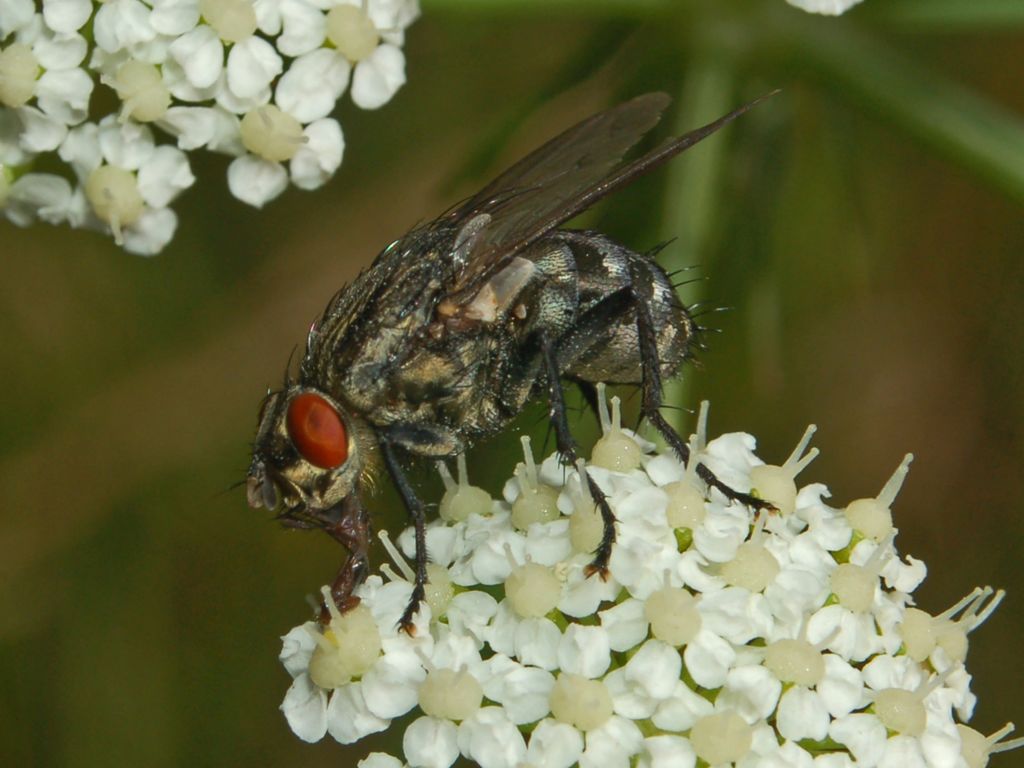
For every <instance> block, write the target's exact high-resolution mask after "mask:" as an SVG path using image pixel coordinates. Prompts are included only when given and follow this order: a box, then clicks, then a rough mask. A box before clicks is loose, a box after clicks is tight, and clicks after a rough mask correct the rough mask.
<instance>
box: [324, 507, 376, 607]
mask: <svg viewBox="0 0 1024 768" xmlns="http://www.w3.org/2000/svg"><path fill="white" fill-rule="evenodd" d="M334 509H335V510H338V511H339V512H340V516H337V517H336V519H331V517H330V516H327V515H325V516H324V518H323V519H322V520H321V521H320V522H319V526H320V527H322V528H323V530H324V531H325V532H326V533H327V534H328V535H329V536H330V537H331V538H333V539H334V540H335V541H337V542H339V543H340V544H341V545H342V546H343V547H345V549H347V550H348V552H349V555H348V559H347V560H346V561H345V563H344V564H343V565H342V566H341V569H340V570H339V571H338V575H337V576H336V577H335V578H334V582H333V583H332V584H331V599H332V600H334V604H335V605H336V606H337V607H338V610H339V611H341V612H342V613H344V612H345V611H348V610H350V609H352V608H354V607H355V606H356V605H358V604H359V598H358V597H353V595H352V592H353V590H354V589H355V588H356V587H358V586H359V585H360V584H362V583H363V581H364V580H365V579H366V574H367V571H368V569H369V562H370V561H369V555H370V516H369V515H368V514H367V512H366V508H365V507H364V506H363V504H362V502H360V501H359V498H358V496H357V495H356V494H351V495H350V496H348V497H347V498H345V500H344V501H342V502H341V503H340V504H338V505H337V506H336V507H335V508H334ZM330 618H331V614H330V611H329V610H328V609H327V606H326V605H322V606H321V608H320V623H321V624H327V623H328V622H329V621H330Z"/></svg>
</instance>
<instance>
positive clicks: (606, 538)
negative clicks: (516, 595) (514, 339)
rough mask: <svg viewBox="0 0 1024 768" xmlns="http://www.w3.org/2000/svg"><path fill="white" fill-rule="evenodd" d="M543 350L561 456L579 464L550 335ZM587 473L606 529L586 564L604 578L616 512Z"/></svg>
mask: <svg viewBox="0 0 1024 768" xmlns="http://www.w3.org/2000/svg"><path fill="white" fill-rule="evenodd" d="M541 350H542V352H543V355H544V368H545V372H546V373H547V379H548V401H549V402H550V404H551V423H552V424H553V425H554V427H555V443H556V445H557V448H558V452H559V453H560V454H561V455H562V458H563V459H564V460H565V461H566V462H567V463H570V464H576V463H577V460H578V458H579V456H578V455H577V453H576V443H575V442H574V441H573V439H572V433H571V432H570V431H569V420H568V418H567V415H566V409H565V396H564V394H563V392H562V380H561V373H562V372H561V371H560V370H559V368H558V357H557V354H556V352H555V349H554V347H553V346H552V344H551V343H550V341H549V340H548V339H547V338H542V339H541ZM584 474H586V476H587V487H588V488H589V489H590V497H591V498H592V499H593V500H594V504H596V505H597V508H598V509H600V510H601V520H602V522H603V523H604V533H603V534H602V535H601V543H600V544H599V545H598V547H597V551H596V552H595V553H594V561H593V562H592V563H591V564H590V565H589V566H587V575H588V576H590V575H593V574H595V573H596V574H598V575H600V576H601V578H602V579H606V578H608V560H609V558H610V557H611V554H612V545H613V544H614V543H615V514H614V513H613V512H612V508H611V507H610V506H608V499H606V498H605V495H604V491H602V490H601V488H600V487H599V486H598V484H597V483H596V482H594V478H592V477H591V476H590V475H589V474H587V473H586V471H584Z"/></svg>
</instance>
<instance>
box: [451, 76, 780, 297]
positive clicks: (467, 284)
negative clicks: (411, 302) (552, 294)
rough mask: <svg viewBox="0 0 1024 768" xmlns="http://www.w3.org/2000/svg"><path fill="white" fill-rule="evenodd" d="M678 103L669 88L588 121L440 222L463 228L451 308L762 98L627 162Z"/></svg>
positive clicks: (457, 242) (532, 155)
mask: <svg viewBox="0 0 1024 768" xmlns="http://www.w3.org/2000/svg"><path fill="white" fill-rule="evenodd" d="M762 98H763V97H762ZM670 101H671V99H670V98H669V97H668V96H667V95H666V94H664V93H648V94H645V95H643V96H638V97H636V98H634V99H631V100H630V101H627V102H624V103H622V104H619V105H618V106H615V107H612V108H610V109H607V110H605V111H604V112H599V113H598V114H596V115H594V116H592V117H589V118H587V119H586V120H584V121H583V122H581V123H579V124H577V125H575V126H573V127H572V128H569V129H568V130H567V131H565V132H564V133H562V134H560V135H559V136H556V137H555V138H553V139H551V140H550V141H549V142H547V143H546V144H544V145H543V146H541V147H540V148H539V149H536V150H534V151H533V152H531V153H530V154H529V155H527V156H526V157H525V158H523V159H522V160H520V161H519V162H518V163H516V164H515V165H513V166H512V167H511V168H509V169H508V170H507V171H505V172H504V173H502V174H501V175H500V176H498V177H497V178H496V179H495V180H494V181H492V182H491V183H490V184H488V185H487V186H486V187H484V189H482V190H481V191H480V192H479V193H477V194H476V195H474V196H473V197H471V198H470V199H469V200H467V201H466V202H465V203H463V204H462V205H460V206H458V207H457V208H456V209H454V210H453V211H451V212H449V213H448V214H447V215H445V216H443V217H442V218H441V220H440V221H441V222H444V223H445V224H446V225H448V226H450V227H454V228H455V229H456V230H457V231H458V235H457V236H456V239H455V248H454V251H453V256H454V258H455V259H456V262H457V264H458V266H459V272H458V275H457V277H456V280H455V283H454V285H453V286H452V288H451V290H450V292H449V296H448V302H449V304H448V305H449V306H453V305H454V306H458V305H461V304H465V303H467V302H469V301H472V300H473V299H474V297H475V296H476V293H477V290H478V289H479V288H480V287H481V286H482V285H484V284H485V283H486V282H487V281H489V280H490V279H491V278H492V277H493V276H495V275H496V274H497V273H499V272H501V271H502V270H503V269H505V268H506V267H507V266H508V263H509V262H510V261H511V260H512V259H513V258H514V257H515V255H516V254H517V253H518V252H519V251H521V250H522V249H523V248H526V247H527V246H529V245H530V244H531V243H533V242H535V241H536V240H538V239H539V238H541V237H543V236H544V235H545V234H547V233H548V232H550V231H551V230H553V229H555V228H556V227H558V226H559V225H561V224H563V223H565V222H566V221H568V220H569V219H572V218H573V217H575V216H577V215H578V214H580V213H582V212H583V211H585V210H586V209H587V208H589V207H590V206H592V205H593V204H594V203H596V202H597V201H598V200H600V199H601V198H603V197H605V196H606V195H608V194H611V193H612V192H614V191H615V190H616V189H618V188H619V187H621V186H624V185H626V184H629V183H630V182H631V181H633V180H634V179H636V178H637V177H639V176H641V175H643V174H644V173H646V172H648V171H650V170H652V169H653V168H656V167H657V166H659V165H661V164H662V163H664V162H665V161H666V160H669V159H670V158H672V157H674V156H675V155H677V154H679V153H680V152H682V151H683V150H685V149H687V148H688V147H691V146H693V145H694V144H696V143H697V142H698V141H700V140H701V139H704V138H705V137H707V136H709V135H711V134H712V133H714V132H715V131H717V130H718V129H719V128H721V127H722V126H724V125H725V124H727V123H729V122H731V121H732V120H734V119H735V118H737V117H738V116H739V115H741V114H743V113H744V112H746V111H747V110H748V109H750V108H751V107H752V106H754V105H755V104H756V103H758V101H760V99H758V100H757V101H754V102H751V103H750V104H747V105H745V106H742V107H740V108H738V109H736V110H734V111H733V112H730V113H729V114H727V115H725V116H723V117H721V118H719V119H718V120H715V121H714V122H712V123H709V124H707V125H705V126H703V127H701V128H698V129H696V130H694V131H691V132H690V133H687V134H685V135H683V136H679V137H676V138H673V139H669V140H668V141H666V142H665V143H664V144H662V145H661V146H660V147H658V148H656V149H654V150H651V151H650V152H648V153H646V154H644V155H641V156H640V157H638V158H636V159H635V160H632V161H630V162H627V163H623V156H624V155H625V154H626V153H627V152H628V151H629V150H630V149H631V148H632V147H633V146H634V145H636V144H637V143H638V142H639V141H640V140H641V139H642V138H643V137H644V135H646V134H647V133H648V132H649V131H650V130H651V129H652V128H653V127H654V126H655V125H656V124H657V122H658V120H659V119H660V118H661V115H662V113H663V112H664V111H665V108H666V107H667V106H668V104H669V102H670Z"/></svg>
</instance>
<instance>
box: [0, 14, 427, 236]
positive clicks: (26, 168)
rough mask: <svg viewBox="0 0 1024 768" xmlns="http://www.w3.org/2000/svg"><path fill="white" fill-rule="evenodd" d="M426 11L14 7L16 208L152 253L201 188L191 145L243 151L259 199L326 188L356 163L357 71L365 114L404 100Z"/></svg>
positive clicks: (5, 184) (10, 81)
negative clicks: (348, 128) (352, 153)
mask: <svg viewBox="0 0 1024 768" xmlns="http://www.w3.org/2000/svg"><path fill="white" fill-rule="evenodd" d="M418 15H419V4H418V0H106V1H105V2H94V0H43V2H42V4H41V8H40V7H38V3H36V2H34V0H0V209H2V210H3V212H4V213H5V214H6V216H7V218H8V219H10V220H11V221H13V222H14V223H16V224H19V225H22V226H25V225H28V224H30V223H32V222H33V221H35V220H42V221H46V222H49V223H53V224H60V223H66V224H69V225H71V226H73V227H90V228H94V229H99V230H105V231H109V232H111V233H112V234H113V236H114V237H115V239H116V240H117V241H118V242H119V243H123V245H124V247H125V248H126V249H127V250H129V251H132V252H135V253H140V254H152V253H156V252H158V251H159V250H161V249H162V248H163V247H164V246H165V245H166V244H167V242H168V241H169V240H170V239H171V237H172V235H173V234H174V230H175V227H176V224H177V218H176V216H175V214H174V212H173V211H172V210H170V209H169V208H168V207H167V206H168V205H169V204H170V203H171V201H172V200H173V199H174V198H175V197H176V196H177V195H178V194H179V193H180V192H181V191H182V190H184V189H186V188H188V187H189V186H191V185H192V183H193V182H194V181H195V179H194V177H193V175H192V171H191V169H190V167H189V162H188V157H187V154H186V153H187V152H191V151H193V150H198V149H207V150H211V151H214V152H221V153H226V154H229V155H232V156H234V158H235V159H234V160H233V161H232V162H231V164H230V166H229V167H228V186H229V188H230V189H231V192H232V193H233V194H234V195H235V197H237V198H239V199H240V200H243V201H245V202H246V203H249V204H251V205H254V206H257V207H258V206H262V205H263V204H264V203H266V202H268V201H269V200H272V199H273V198H275V197H276V196H278V195H279V194H281V193H282V192H283V191H284V190H285V189H286V188H287V186H288V184H289V182H290V183H292V184H294V185H295V186H296V187H299V188H301V189H315V188H317V187H319V186H321V185H322V184H324V183H325V182H326V181H327V180H328V179H330V178H331V176H332V175H333V174H334V172H335V171H336V170H337V168H338V166H339V165H340V164H341V158H342V152H343V150H344V139H343V137H342V131H341V126H340V125H339V124H338V121H337V120H335V119H334V118H332V117H330V114H331V113H332V111H333V110H334V107H335V104H336V103H337V101H338V99H339V98H340V97H341V96H342V95H343V94H344V92H345V90H346V88H348V86H349V81H350V80H351V90H350V92H351V96H352V101H353V102H354V103H355V104H356V105H357V106H359V107H362V108H363V109H376V108H377V107H380V106H382V105H383V104H385V103H386V102H387V101H388V100H389V99H390V98H391V97H392V96H393V95H394V94H395V92H396V91H397V90H398V89H399V88H400V87H401V86H402V84H403V83H404V82H405V57H404V55H403V53H402V49H401V46H402V44H403V42H404V33H405V29H406V27H408V26H409V24H411V23H412V22H413V21H414V20H415V19H416V17H417V16H418ZM97 82H98V83H100V84H102V85H103V86H105V87H106V88H108V89H109V92H110V98H109V99H108V101H109V102H110V103H111V105H112V109H111V113H110V114H105V115H97V114H96V113H95V111H96V109H97V107H96V105H95V103H94V102H102V101H103V99H102V98H97V99H93V98H92V97H93V95H94V90H96V86H97ZM153 127H155V128H156V129H157V131H156V132H154V131H153ZM161 141H164V142H165V143H161ZM37 166H39V167H37ZM54 166H59V168H57V170H58V171H59V172H51V170H50V169H51V168H53V167H54ZM44 168H45V169H46V170H44Z"/></svg>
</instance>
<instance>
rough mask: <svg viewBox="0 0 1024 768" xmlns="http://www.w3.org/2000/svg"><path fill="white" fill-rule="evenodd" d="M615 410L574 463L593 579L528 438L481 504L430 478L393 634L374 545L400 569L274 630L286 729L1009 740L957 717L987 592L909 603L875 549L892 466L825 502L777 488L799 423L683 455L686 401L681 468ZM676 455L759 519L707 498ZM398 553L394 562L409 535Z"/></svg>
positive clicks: (795, 757) (846, 746)
mask: <svg viewBox="0 0 1024 768" xmlns="http://www.w3.org/2000/svg"><path fill="white" fill-rule="evenodd" d="M613 408H614V411H615V413H614V414H613V417H612V418H611V419H609V418H608V417H607V414H604V415H603V416H604V418H603V422H604V425H605V428H606V429H605V436H604V437H603V438H602V439H601V441H599V443H598V446H597V447H596V448H595V451H594V458H593V459H592V462H591V464H590V465H589V466H587V472H589V473H590V474H591V476H592V477H594V478H595V479H596V481H597V483H598V484H599V485H600V486H601V488H602V489H603V490H604V491H605V493H606V494H607V495H608V498H609V501H610V503H611V506H612V509H613V510H614V511H615V515H616V517H617V520H618V523H617V541H616V544H615V547H614V550H613V554H612V558H611V566H610V570H611V575H610V578H608V579H607V580H605V581H602V580H601V578H599V577H598V576H591V577H589V578H588V577H587V566H588V564H589V563H590V562H591V559H592V555H591V554H590V552H592V550H593V549H594V548H595V546H596V544H597V541H598V539H599V538H600V535H601V523H600V516H599V515H598V514H597V513H596V512H595V511H594V506H593V504H592V502H591V501H590V499H589V496H588V495H587V494H586V493H584V492H583V490H582V488H583V487H584V486H583V485H581V483H580V478H579V474H578V470H571V469H569V470H567V469H566V468H565V467H563V466H560V465H559V463H558V461H557V459H556V457H551V458H548V459H547V460H545V461H544V462H543V464H542V465H541V466H540V467H537V466H535V465H534V462H533V458H532V456H531V454H530V451H529V445H528V442H527V443H526V446H525V461H524V462H523V463H522V464H520V465H519V467H518V468H517V469H516V472H515V477H514V479H512V480H510V481H509V482H508V483H507V484H506V486H505V489H504V500H502V501H493V500H492V499H491V498H490V496H488V494H487V493H486V492H485V491H483V490H482V489H480V488H475V487H473V486H470V485H469V484H468V483H467V481H466V477H465V465H464V463H461V465H460V472H459V479H458V481H457V482H456V481H454V480H452V478H451V477H450V475H448V473H447V470H444V471H442V475H443V476H444V478H445V482H446V485H447V486H448V492H447V493H446V494H445V497H444V500H443V501H442V502H441V519H440V520H438V521H436V522H435V523H433V524H432V525H431V526H430V527H429V529H428V534H427V544H428V549H429V552H430V555H431V560H432V562H431V564H430V586H429V589H428V599H427V605H426V606H424V607H421V610H420V612H419V614H418V616H417V620H416V625H415V633H414V635H413V636H409V635H407V634H405V633H403V632H401V631H399V630H398V628H397V622H398V618H399V616H400V615H401V613H402V610H403V609H404V608H405V606H406V602H407V600H408V599H409V595H410V594H411V585H410V583H409V579H410V578H411V571H409V568H408V565H407V563H406V562H405V561H404V558H403V557H402V555H401V554H399V553H398V552H397V550H395V549H394V547H393V546H391V547H390V548H391V550H392V557H394V558H395V562H396V564H397V566H398V568H399V569H400V570H402V571H403V574H404V576H403V575H399V574H396V573H394V572H393V571H392V570H391V569H390V568H388V567H386V566H385V567H384V568H383V569H382V571H383V573H384V576H385V578H381V577H380V576H372V577H370V578H369V579H368V580H367V582H366V583H365V584H364V585H363V586H362V587H361V588H360V589H359V590H358V592H357V594H358V596H359V598H360V600H361V602H360V603H359V605H358V607H356V608H355V609H353V610H351V611H349V612H347V613H346V614H344V615H340V614H339V613H338V612H337V611H336V610H334V611H333V617H332V619H331V621H330V622H329V624H328V625H327V626H322V625H320V624H317V623H315V622H309V623H306V624H304V625H302V626H300V627H297V628H296V629H294V630H292V631H291V632H289V633H288V634H287V635H286V636H285V637H284V638H283V640H284V649H283V651H282V653H281V660H282V662H283V664H284V666H285V668H286V669H287V671H288V672H289V673H290V674H291V676H292V678H293V683H292V685H291V688H290V689H289V690H288V693H287V695H286V697H285V700H284V703H283V705H282V709H283V711H284V714H285V716H286V718H287V720H288V723H289V725H290V726H291V728H292V730H293V731H294V732H295V733H296V734H297V735H298V736H299V737H300V738H302V739H304V740H307V741H316V740H318V739H321V738H323V736H324V735H325V734H328V733H329V734H330V735H331V736H332V737H333V738H335V739H336V740H338V741H339V742H342V743H345V744H350V743H353V742H355V741H357V740H359V739H361V738H363V737H364V736H366V735H368V734H370V733H374V732H377V731H382V730H384V729H386V728H387V727H388V726H389V725H390V723H391V721H392V720H393V719H394V718H398V717H401V716H404V715H410V717H414V719H412V721H411V723H410V724H409V725H408V726H407V727H406V728H405V731H404V737H403V752H404V760H405V763H403V762H402V761H401V760H399V759H398V758H396V757H393V756H390V755H385V754H382V753H374V754H373V755H370V756H369V757H367V758H366V759H365V760H364V761H363V762H361V763H360V766H362V767H363V768H401V766H403V765H405V764H408V765H409V766H415V767H416V768H420V767H422V768H447V766H450V765H452V764H453V763H454V762H455V761H456V760H457V759H458V758H459V756H460V755H461V756H463V757H464V758H466V759H468V760H470V761H473V762H474V763H476V764H478V765H480V766H482V767H483V768H517V767H518V768H523V767H524V766H532V767H533V768H569V766H573V765H579V766H582V767H584V768H628V767H629V766H640V767H641V768H694V766H696V765H698V764H700V765H709V766H723V765H735V766H737V768H782V767H784V766H788V767H791V768H812V767H814V768H847V767H849V766H859V767H861V768H873V767H874V766H878V767H879V768H897V767H898V768H908V767H911V766H913V767H915V768H982V767H983V766H984V765H985V764H986V763H987V761H988V756H989V755H990V754H991V753H994V752H997V751H1002V750H1004V749H1008V748H1012V747H1013V746H1016V743H1002V744H998V743H997V742H998V741H999V739H1001V738H1002V737H1003V736H1004V735H1005V734H1006V733H1007V732H1008V731H1009V730H1010V728H1011V727H1010V726H1008V727H1007V729H1004V731H1001V732H1000V733H999V734H996V735H994V736H992V737H985V736H982V735H981V734H979V733H977V732H976V731H974V730H972V729H971V728H968V727H967V726H966V725H962V724H960V723H962V722H965V721H967V720H968V719H969V718H970V716H971V713H972V709H973V707H974V703H975V699H974V696H973V695H972V694H971V692H970V688H969V683H970V679H971V678H970V676H969V675H968V674H967V672H966V670H965V668H964V660H965V657H966V654H967V645H968V642H967V636H968V634H969V633H970V632H971V631H972V630H973V629H975V628H976V627H977V626H978V625H979V624H981V623H982V622H983V621H984V620H985V619H986V618H987V617H988V615H989V614H990V613H991V612H992V610H993V609H994V608H995V607H996V605H997V604H998V602H999V601H1000V599H1001V598H1002V593H1001V592H999V593H993V591H992V590H991V589H989V588H985V589H976V590H975V591H974V592H972V593H971V594H970V595H968V596H967V597H966V598H965V599H964V600H963V601H961V602H960V603H958V604H957V605H955V606H953V607H952V608H950V609H949V610H947V611H945V612H944V613H940V614H938V615H934V616H933V615H930V614H928V613H926V612H924V611H922V610H919V609H917V608H914V607H912V606H913V600H912V598H911V592H912V591H913V590H914V589H915V588H916V587H917V586H918V584H920V582H921V581H922V580H923V578H924V576H925V567H924V564H923V563H921V562H920V561H917V560H914V559H913V558H907V559H906V560H902V559H901V558H900V556H899V555H898V553H897V552H896V550H895V548H894V544H893V542H894V538H895V534H896V530H895V529H894V528H893V526H892V517H891V514H890V509H889V507H890V505H891V504H892V502H893V500H894V499H895V496H896V494H897V492H898V490H899V487H900V485H901V484H902V481H903V478H904V477H905V475H906V471H907V466H908V464H909V457H908V458H907V460H905V461H904V463H903V464H902V465H901V466H900V468H899V469H898V470H897V472H896V474H895V475H894V476H893V478H892V480H890V481H889V483H888V484H887V485H886V486H885V488H884V489H883V490H882V492H881V493H880V494H879V495H878V496H877V497H875V498H868V499H861V500H858V501H854V502H852V503H850V504H849V505H847V506H846V507H845V508H842V509H837V508H834V507H831V506H829V505H828V504H827V503H826V502H825V500H826V499H827V498H828V496H829V494H828V491H827V489H826V488H825V486H823V485H821V484H817V483H814V484H810V485H807V486H805V487H803V488H801V489H799V490H798V489H797V486H796V484H795V482H794V479H795V477H796V475H797V473H799V472H800V470H801V469H803V468H804V467H805V466H806V465H807V464H808V463H809V462H810V460H811V459H813V457H814V455H816V451H811V452H809V453H807V454H806V455H804V451H805V450H806V448H807V444H808V442H809V440H810V436H811V433H812V432H813V429H809V430H808V432H807V434H806V435H805V437H804V439H803V440H802V441H801V443H800V446H799V447H798V448H797V449H796V451H794V453H793V455H792V456H791V457H790V458H789V460H788V461H786V462H784V463H783V464H782V465H781V466H769V465H766V464H764V463H763V462H762V461H761V460H760V459H758V458H757V456H756V455H755V454H754V452H753V449H754V439H753V438H752V437H750V436H749V435H745V434H727V435H723V436H721V437H719V438H717V439H716V440H714V441H712V442H710V443H707V444H705V440H704V437H703V434H704V426H703V425H704V424H705V423H706V409H704V410H703V412H702V418H701V421H700V424H701V426H700V427H699V429H698V434H697V435H695V436H694V437H693V438H691V443H690V445H691V450H692V452H693V456H694V462H691V464H690V466H688V467H687V466H682V465H681V464H680V463H679V462H678V461H677V460H676V459H675V458H673V457H672V456H669V455H658V454H655V453H654V452H652V449H653V446H651V445H650V444H647V443H645V442H644V441H642V440H640V439H639V438H636V437H635V436H634V435H632V434H631V433H628V432H626V431H624V430H622V429H620V427H619V425H618V415H617V403H616V401H614V400H613ZM696 460H699V461H700V462H703V463H705V464H706V465H707V466H708V467H710V468H711V469H712V470H713V471H714V472H715V473H716V474H717V475H718V477H719V478H721V479H722V480H723V481H725V482H726V483H728V484H729V485H730V486H731V487H733V488H735V489H737V490H741V491H747V490H748V489H749V490H751V491H752V492H754V493H756V494H758V495H760V496H761V497H763V498H766V499H768V500H770V501H772V502H773V504H774V505H775V506H776V507H777V511H775V512H771V513H761V514H759V515H755V514H754V513H752V512H751V510H749V509H747V508H746V507H744V506H742V505H739V504H737V503H732V502H730V501H729V500H728V499H726V498H725V497H724V496H722V495H721V494H720V493H719V492H718V491H717V490H713V491H712V492H711V493H710V498H709V499H708V498H705V494H706V493H707V489H706V488H705V487H704V486H703V485H702V484H701V483H700V481H699V479H698V478H697V476H696V472H695V469H696V463H695V461H696ZM385 543H386V544H387V543H388V542H387V541H386V539H385ZM400 543H401V544H402V545H403V548H404V550H405V553H406V556H410V555H411V552H412V550H413V546H412V535H411V532H406V533H405V534H403V536H402V538H401V539H400ZM324 589H325V595H329V592H328V591H326V589H327V588H326V587H325V588H324ZM328 604H329V605H330V606H331V607H332V608H333V604H332V603H331V602H330V601H329V600H328ZM410 713H411V714H410ZM958 721H959V723H958ZM698 761H700V762H699V763H698Z"/></svg>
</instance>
